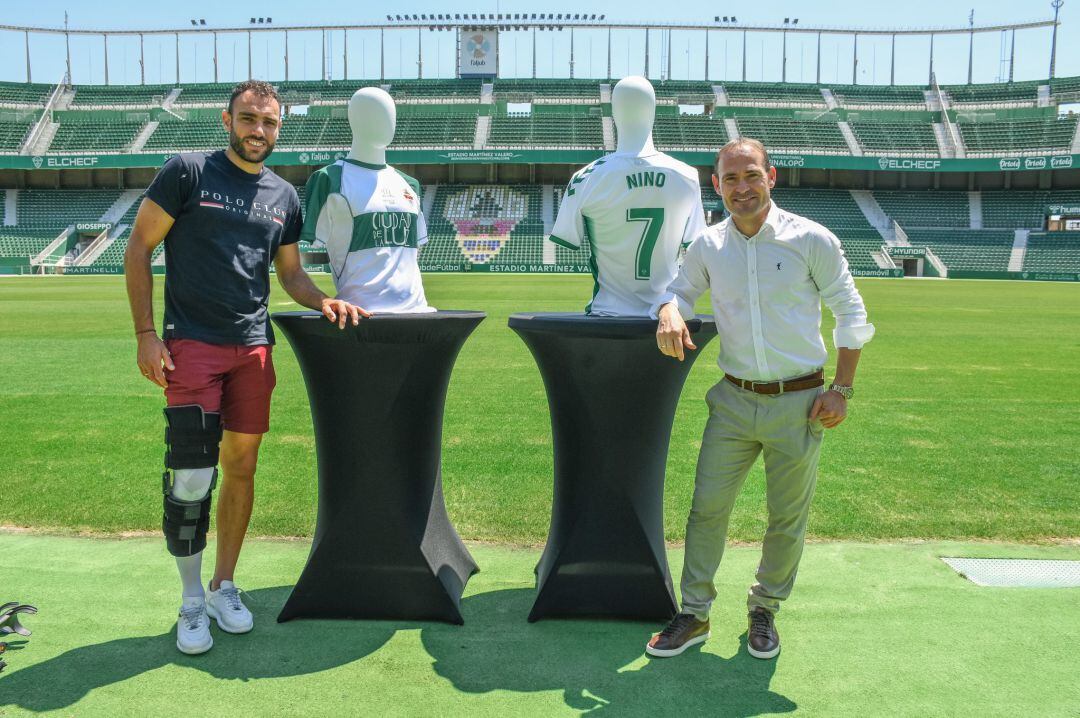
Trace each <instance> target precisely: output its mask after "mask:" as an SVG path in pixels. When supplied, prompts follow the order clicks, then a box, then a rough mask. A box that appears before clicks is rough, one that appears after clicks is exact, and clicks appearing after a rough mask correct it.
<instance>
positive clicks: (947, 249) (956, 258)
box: [907, 229, 1013, 272]
mask: <svg viewBox="0 0 1080 718" xmlns="http://www.w3.org/2000/svg"><path fill="white" fill-rule="evenodd" d="M907 234H908V239H910V240H911V245H912V246H913V247H930V248H931V249H932V250H933V251H934V254H936V255H937V256H938V257H940V258H941V261H942V262H944V263H945V266H946V267H948V268H949V269H968V270H976V271H983V272H1004V271H1005V270H1007V269H1008V268H1009V255H1010V254H1011V253H1012V246H1013V233H1012V232H1011V231H1008V230H989V229H909V230H907Z"/></svg>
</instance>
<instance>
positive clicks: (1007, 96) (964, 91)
mask: <svg viewBox="0 0 1080 718" xmlns="http://www.w3.org/2000/svg"><path fill="white" fill-rule="evenodd" d="M1044 84H1046V83H1045V82H1040V81H1033V82H992V83H981V84H978V85H947V86H945V87H942V88H941V89H942V90H943V91H944V92H945V93H946V94H947V95H948V96H949V100H951V101H952V104H954V105H985V106H1000V107H1007V106H1010V105H1018V104H1027V105H1034V104H1035V102H1036V100H1038V92H1039V85H1044Z"/></svg>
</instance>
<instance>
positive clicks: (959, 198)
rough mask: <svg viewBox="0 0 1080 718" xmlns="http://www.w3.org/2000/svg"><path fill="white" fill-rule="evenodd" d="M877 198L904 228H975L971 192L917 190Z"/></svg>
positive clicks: (878, 193)
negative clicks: (969, 193) (971, 209)
mask: <svg viewBox="0 0 1080 718" xmlns="http://www.w3.org/2000/svg"><path fill="white" fill-rule="evenodd" d="M874 199H876V200H877V202H878V204H879V205H880V206H881V208H882V209H883V210H884V211H885V214H887V215H888V216H889V217H891V218H893V219H895V220H896V221H897V222H899V224H900V226H901V227H903V228H904V229H908V228H910V227H956V228H959V229H967V228H968V227H970V225H971V211H970V208H969V206H968V195H967V192H948V191H941V190H917V191H906V192H903V191H897V192H881V191H875V192H874Z"/></svg>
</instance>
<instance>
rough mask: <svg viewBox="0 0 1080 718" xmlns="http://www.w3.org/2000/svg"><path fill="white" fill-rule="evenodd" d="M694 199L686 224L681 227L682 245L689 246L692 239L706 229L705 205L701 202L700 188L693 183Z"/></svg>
mask: <svg viewBox="0 0 1080 718" xmlns="http://www.w3.org/2000/svg"><path fill="white" fill-rule="evenodd" d="M693 191H694V193H695V194H694V200H693V202H692V203H691V208H690V216H689V217H687V218H686V226H685V227H684V228H683V236H682V246H684V247H689V246H690V245H691V244H693V242H694V240H696V239H697V238H698V237H700V236H701V234H702V232H704V231H705V230H706V229H708V225H707V224H705V205H703V204H702V202H701V188H700V187H698V185H697V183H696V182H695V183H694V189H693Z"/></svg>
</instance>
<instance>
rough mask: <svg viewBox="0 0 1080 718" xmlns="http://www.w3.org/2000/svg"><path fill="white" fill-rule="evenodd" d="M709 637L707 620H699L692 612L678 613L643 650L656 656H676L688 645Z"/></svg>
mask: <svg viewBox="0 0 1080 718" xmlns="http://www.w3.org/2000/svg"><path fill="white" fill-rule="evenodd" d="M708 637H709V621H708V619H706V620H704V621H699V620H698V618H697V616H695V615H694V614H692V613H680V614H679V615H677V616H675V618H673V619H671V623H669V624H668V625H667V627H666V628H665V629H664V630H663V631H660V633H657V634H656V635H654V636H653V637H652V639H651V640H650V641H649V643H648V645H646V646H645V652H646V653H648V654H649V655H650V656H656V657H657V658H670V657H672V656H677V655H679V654H680V653H682V652H683V651H685V650H686V649H687V648H689V647H690V646H694V645H697V644H698V643H704V642H705V639H707V638H708Z"/></svg>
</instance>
